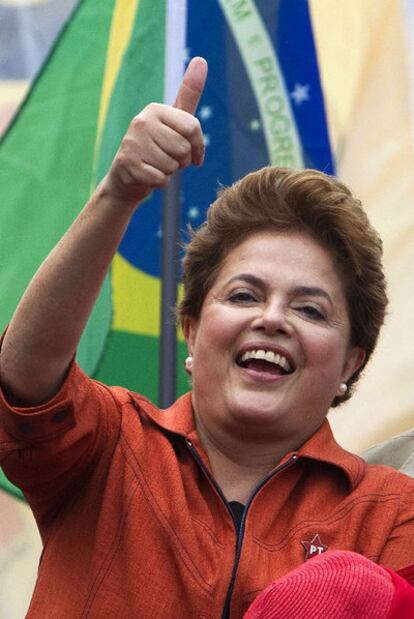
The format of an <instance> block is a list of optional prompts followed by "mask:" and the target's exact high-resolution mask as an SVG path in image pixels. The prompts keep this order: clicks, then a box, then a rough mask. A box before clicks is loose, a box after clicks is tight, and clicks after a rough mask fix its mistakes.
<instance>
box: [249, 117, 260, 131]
mask: <svg viewBox="0 0 414 619" xmlns="http://www.w3.org/2000/svg"><path fill="white" fill-rule="evenodd" d="M261 126H262V124H261V122H260V120H259V119H258V118H252V120H251V121H250V124H249V127H250V131H259V129H260V128H261Z"/></svg>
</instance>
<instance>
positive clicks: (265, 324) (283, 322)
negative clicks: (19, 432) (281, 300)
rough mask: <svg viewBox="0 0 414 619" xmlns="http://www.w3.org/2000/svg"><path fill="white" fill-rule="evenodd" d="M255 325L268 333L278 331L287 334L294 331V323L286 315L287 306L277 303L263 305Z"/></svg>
mask: <svg viewBox="0 0 414 619" xmlns="http://www.w3.org/2000/svg"><path fill="white" fill-rule="evenodd" d="M253 326H254V328H255V329H261V330H262V331H264V332H265V333H266V334H268V335H273V334H274V333H278V332H279V333H285V334H287V335H290V334H291V333H292V325H291V324H290V322H289V319H288V316H287V315H286V311H285V308H283V307H282V306H281V305H279V304H276V303H272V304H268V305H265V306H264V307H262V308H261V311H260V314H259V315H258V316H257V318H256V320H255V324H254V325H253Z"/></svg>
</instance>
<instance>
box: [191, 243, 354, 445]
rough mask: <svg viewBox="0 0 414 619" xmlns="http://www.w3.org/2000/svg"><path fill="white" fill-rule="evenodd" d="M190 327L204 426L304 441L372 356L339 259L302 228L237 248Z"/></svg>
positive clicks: (195, 383)
mask: <svg viewBox="0 0 414 619" xmlns="http://www.w3.org/2000/svg"><path fill="white" fill-rule="evenodd" d="M184 331H185V335H186V340H187V344H188V348H189V351H190V353H191V354H192V355H193V358H194V361H193V366H192V371H191V373H192V383H193V405H194V410H195V414H196V418H197V419H198V421H199V422H201V423H202V424H203V425H204V426H205V427H206V426H209V427H210V428H211V427H214V426H216V427H217V424H218V427H219V428H220V429H221V430H229V431H231V432H237V430H240V432H242V433H243V432H245V431H246V429H247V430H248V431H249V432H250V433H252V434H255V435H263V436H266V435H269V432H273V433H274V434H275V436H283V437H291V436H296V435H297V436H298V444H299V441H302V440H305V439H306V438H307V437H308V436H310V435H311V434H312V433H313V432H314V431H315V430H316V429H317V428H318V427H319V425H320V424H321V423H322V421H323V419H324V418H325V416H326V414H327V411H328V408H329V407H330V405H331V403H332V401H333V399H334V397H335V395H337V394H339V393H340V392H339V388H340V385H341V383H344V382H345V383H346V382H347V380H348V379H349V378H350V376H351V375H352V374H353V373H354V372H355V370H356V369H357V368H358V367H359V365H360V364H361V363H362V361H363V358H364V353H363V351H362V350H361V349H360V348H352V347H351V346H350V322H349V318H348V312H347V304H346V299H345V294H344V290H343V286H342V283H341V279H340V277H339V275H338V272H337V270H336V268H335V266H334V263H333V261H332V259H331V257H330V255H329V254H328V253H327V251H326V250H325V249H324V248H322V247H321V246H320V245H319V244H318V243H317V242H315V241H314V240H313V239H312V238H311V237H310V236H308V235H307V234H305V233H301V232H274V231H266V232H258V233H255V234H253V235H252V236H250V237H249V238H247V239H246V240H244V241H243V242H242V243H241V244H240V245H238V246H236V247H235V248H234V249H233V250H232V251H230V253H229V254H228V256H227V257H226V259H225V260H224V262H223V265H222V267H221V270H220V272H219V274H218V277H217V279H216V281H215V283H214V285H213V286H212V288H211V289H210V291H209V292H208V294H207V296H206V298H205V300H204V303H203V306H202V311H201V315H200V317H199V319H198V320H195V319H192V318H188V319H186V321H185V324H184ZM212 424H213V425H212Z"/></svg>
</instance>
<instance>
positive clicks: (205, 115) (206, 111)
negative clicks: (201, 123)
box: [198, 105, 213, 120]
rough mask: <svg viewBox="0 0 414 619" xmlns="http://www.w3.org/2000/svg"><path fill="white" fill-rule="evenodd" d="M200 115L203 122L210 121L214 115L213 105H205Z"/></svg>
mask: <svg viewBox="0 0 414 619" xmlns="http://www.w3.org/2000/svg"><path fill="white" fill-rule="evenodd" d="M198 115H199V116H200V118H201V120H208V119H209V118H211V116H212V115H213V109H212V107H211V105H203V106H202V107H201V108H200V111H199V113H198Z"/></svg>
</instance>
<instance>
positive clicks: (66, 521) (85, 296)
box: [0, 59, 414, 619]
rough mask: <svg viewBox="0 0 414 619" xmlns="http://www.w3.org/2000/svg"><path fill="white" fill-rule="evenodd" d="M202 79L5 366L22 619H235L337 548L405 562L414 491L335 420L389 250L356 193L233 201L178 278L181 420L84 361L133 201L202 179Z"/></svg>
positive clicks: (280, 176) (413, 553)
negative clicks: (27, 572) (358, 452)
mask: <svg viewBox="0 0 414 619" xmlns="http://www.w3.org/2000/svg"><path fill="white" fill-rule="evenodd" d="M205 78H206V65H205V62H204V61H203V60H201V59H194V60H193V61H192V63H191V64H190V66H189V69H188V70H187V73H186V75H185V77H184V81H183V84H182V86H181V88H180V91H179V94H178V97H177V101H176V104H175V107H173V108H170V107H167V106H161V105H151V106H148V107H147V108H145V109H144V110H143V112H141V113H140V114H139V115H138V116H137V117H136V118H135V119H134V120H133V122H132V123H131V126H130V128H129V130H128V132H127V134H126V136H125V138H124V140H123V142H122V144H121V147H120V150H119V152H118V154H117V156H116V158H115V160H114V162H113V164H112V167H111V169H110V171H109V173H108V175H107V176H106V177H105V179H104V180H103V181H102V183H101V185H100V186H99V187H98V189H97V191H96V193H95V195H94V196H93V197H92V198H91V200H90V202H89V203H88V204H87V205H86V207H85V209H84V210H83V212H82V213H81V215H80V216H79V218H78V219H77V221H76V222H75V223H74V224H73V226H72V227H71V229H70V230H69V231H68V233H67V234H66V235H65V237H64V238H63V239H62V240H61V241H60V243H59V244H58V245H57V247H56V248H55V249H54V250H53V252H52V253H51V254H50V256H49V257H48V258H47V260H46V261H45V263H44V264H43V265H42V266H41V268H40V270H39V271H38V273H37V274H36V276H35V278H34V279H33V281H32V283H31V284H30V286H29V288H28V290H27V292H26V294H25V295H24V297H23V299H22V301H21V303H20V305H19V307H18V309H17V311H16V313H15V315H14V317H13V319H12V321H11V324H10V327H9V329H8V331H7V333H6V334H5V336H4V341H3V345H2V350H1V354H0V372H1V381H2V386H3V390H4V397H3V398H2V405H1V417H2V425H3V430H2V434H1V441H2V442H1V444H2V450H1V455H2V465H3V466H4V469H5V471H6V473H7V474H8V475H9V477H10V478H11V479H12V481H13V482H14V483H16V484H17V485H18V486H20V487H21V488H22V489H23V491H24V492H25V494H26V496H27V498H28V500H29V502H30V504H31V507H32V509H33V512H34V514H35V517H36V520H37V523H38V526H39V530H40V532H41V535H42V539H43V543H44V552H43V555H42V560H41V564H40V570H39V576H38V581H37V585H36V589H35V592H34V596H33V599H32V603H31V606H30V609H29V614H28V617H42V618H43V617H44V616H52V617H59V618H60V617H63V618H66V617H68V618H71V619H72V618H74V617H96V618H99V619H101V618H105V617H108V618H109V617H111V618H112V617H144V618H146V617H157V618H161V619H162V618H164V617H165V618H166V617H180V618H181V617H183V618H189V619H190V618H191V619H192V618H197V619H201V618H204V619H207V618H212V619H213V618H216V617H227V616H228V617H231V618H232V619H234V618H240V617H242V616H243V614H244V613H245V611H246V610H247V608H248V607H249V605H250V603H251V602H252V601H253V600H254V599H255V598H256V597H257V595H258V593H260V591H262V590H263V589H265V587H266V586H267V585H269V584H270V583H271V582H272V581H273V580H275V579H276V578H279V577H281V576H283V575H285V574H286V573H288V572H289V571H290V570H292V569H294V568H296V567H297V566H299V565H301V564H302V563H303V562H304V561H305V560H308V559H310V558H312V557H314V556H317V555H320V554H322V553H323V552H324V551H325V550H327V549H330V550H335V549H336V550H353V551H356V552H359V553H361V554H362V555H365V556H366V557H368V558H369V559H372V560H374V561H376V562H378V563H380V564H383V565H386V566H387V567H388V568H392V569H399V568H401V567H403V566H405V565H407V564H409V563H413V562H414V548H413V547H412V543H411V546H410V544H409V543H408V540H412V536H413V533H414V500H413V498H414V482H413V481H412V480H411V479H409V478H408V477H406V476H404V475H401V474H399V473H397V472H395V471H391V470H388V469H381V468H378V467H375V468H369V467H367V466H366V465H365V464H364V463H363V461H362V460H361V459H360V458H358V457H356V456H354V455H352V454H349V453H347V452H345V451H344V450H342V449H341V448H340V447H339V446H338V445H337V444H336V443H335V441H334V440H333V438H332V435H331V433H330V430H329V426H328V424H327V422H326V421H325V417H326V414H327V411H328V408H329V407H330V405H331V404H337V403H339V402H340V401H342V400H344V399H346V398H347V397H349V394H350V391H351V387H352V385H353V383H354V382H355V380H356V379H357V377H358V375H359V373H360V371H361V369H362V368H363V366H364V364H365V363H366V362H367V360H368V358H369V356H370V354H371V353H372V351H373V349H374V347H375V342H376V338H377V335H378V330H379V327H380V325H381V323H382V320H383V316H384V311H385V305H386V296H385V291H384V278H383V274H382V270H381V264H380V256H381V246H380V241H379V239H378V237H377V236H376V234H375V233H374V231H373V230H372V229H371V228H370V226H369V224H368V222H367V220H366V218H365V216H364V213H363V211H362V210H361V209H360V207H359V205H358V203H357V201H356V200H354V199H353V198H352V196H351V195H350V193H349V191H348V190H347V189H346V188H345V187H344V186H343V185H341V184H340V183H338V182H337V181H335V180H333V179H330V178H328V177H326V176H324V175H323V174H320V173H318V172H313V171H305V172H299V173H296V172H291V171H288V170H278V169H272V168H269V169H266V170H264V171H260V172H257V173H254V174H253V175H250V176H248V177H246V178H245V179H243V180H242V181H241V182H240V183H239V184H237V185H236V186H235V187H233V188H229V189H228V190H225V191H224V192H223V194H222V195H221V196H220V197H219V199H218V200H217V202H216V203H215V204H214V205H213V206H212V207H211V209H210V211H209V216H208V223H207V225H206V226H203V227H202V228H201V229H200V230H199V231H197V232H196V233H195V234H194V236H193V240H192V242H191V243H190V246H189V248H188V252H187V257H186V260H185V264H184V273H185V274H184V284H185V290H186V292H185V295H184V300H183V302H182V304H181V306H180V309H179V315H180V318H181V320H182V324H183V329H184V334H185V337H186V341H187V345H188V351H189V356H188V359H187V361H186V367H187V371H188V372H189V373H190V374H191V377H192V384H193V388H192V393H189V394H186V395H184V396H183V397H182V398H180V399H179V400H178V401H177V402H176V403H175V404H174V405H173V406H172V407H171V408H170V409H168V411H160V410H159V409H157V408H156V407H155V406H154V405H153V404H151V403H150V402H149V401H148V400H146V399H145V398H143V397H142V396H139V395H138V394H134V393H130V392H128V391H127V390H125V389H121V388H109V387H107V386H105V385H102V384H100V383H96V382H94V381H91V380H90V379H89V378H88V377H87V376H86V375H85V374H84V373H83V372H82V371H81V370H80V369H79V368H78V367H77V366H76V364H74V363H73V362H72V359H73V356H74V353H75V350H76V346H77V343H78V340H79V337H80V335H81V332H82V329H83V327H84V325H85V323H86V320H87V318H88V315H89V312H90V310H91V308H92V306H93V303H94V300H95V298H96V295H97V294H98V291H99V284H100V282H101V281H102V279H103V278H104V276H105V273H106V271H107V268H108V266H109V263H110V260H111V258H112V255H113V253H114V252H115V250H116V247H117V245H118V243H119V241H120V239H121V237H122V234H123V232H124V230H125V228H126V227H127V225H128V222H129V219H130V217H131V216H132V213H133V212H134V210H135V208H136V205H137V202H140V201H141V200H142V199H143V198H144V197H145V196H146V195H147V194H148V193H149V192H150V191H151V190H153V189H154V188H156V187H158V186H163V185H165V184H166V183H167V182H168V178H169V175H170V174H171V173H172V172H173V171H175V170H176V169H178V168H179V167H185V166H187V165H189V164H190V163H194V164H201V163H202V160H203V140H202V135H201V130H200V126H199V124H198V122H197V121H196V119H195V118H194V117H193V113H194V111H195V109H196V105H197V102H198V99H199V97H200V94H201V92H202V89H203V86H204V81H205Z"/></svg>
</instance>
